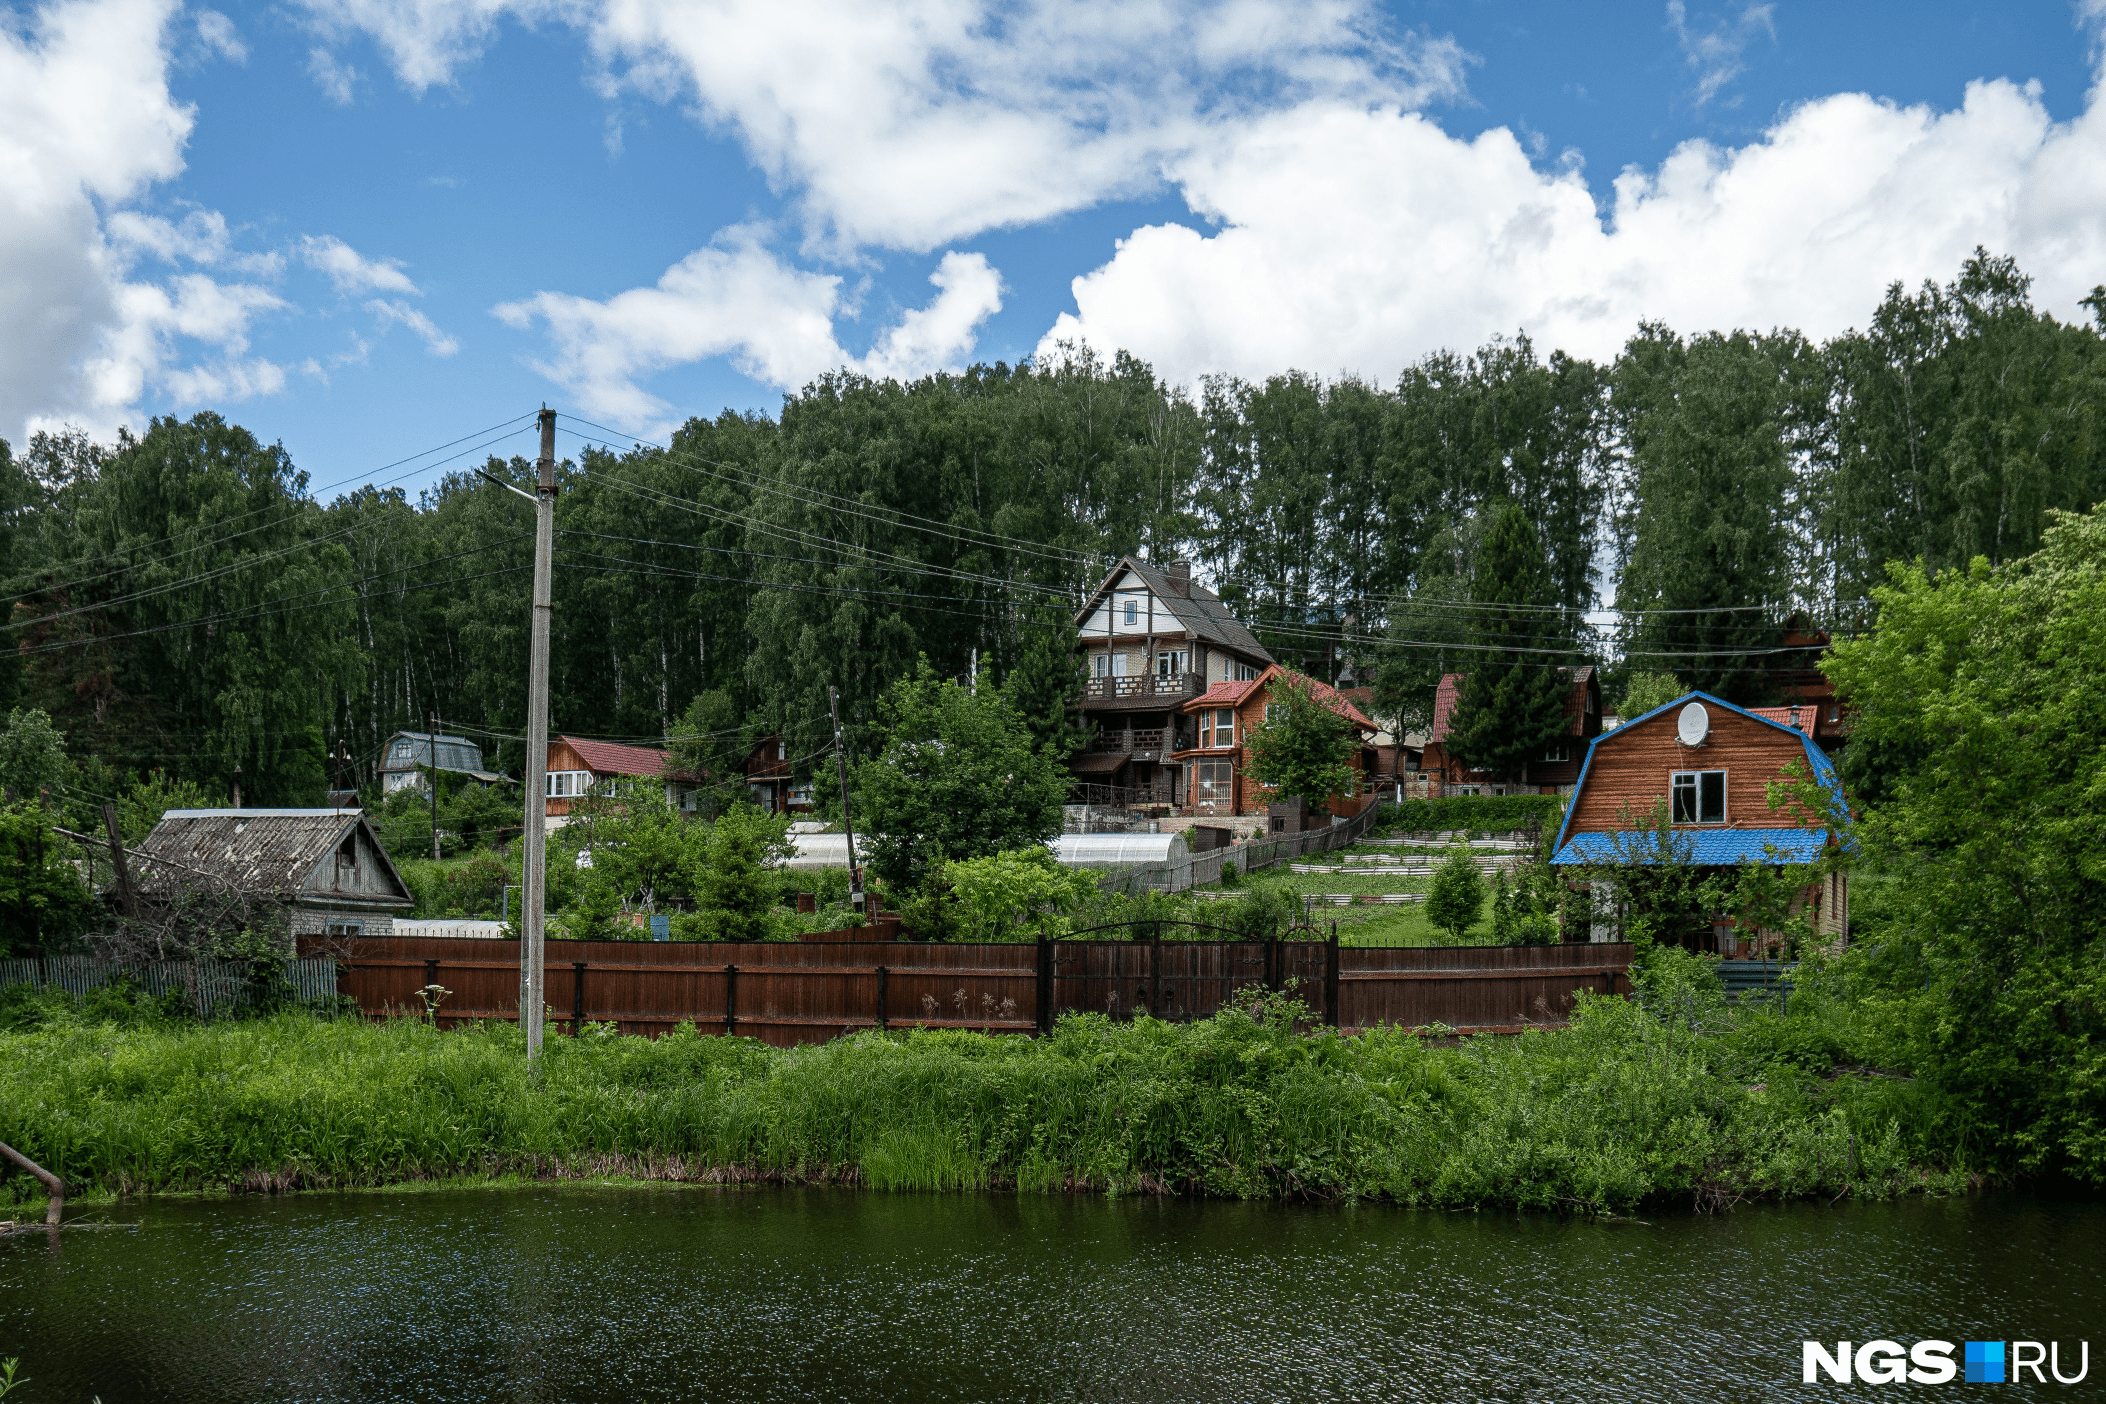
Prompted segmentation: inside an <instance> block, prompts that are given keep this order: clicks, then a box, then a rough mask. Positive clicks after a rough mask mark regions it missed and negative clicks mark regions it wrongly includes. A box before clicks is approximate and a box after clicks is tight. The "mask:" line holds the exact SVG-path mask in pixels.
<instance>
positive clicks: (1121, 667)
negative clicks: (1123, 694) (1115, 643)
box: [1111, 653, 1126, 678]
mask: <svg viewBox="0 0 2106 1404" xmlns="http://www.w3.org/2000/svg"><path fill="white" fill-rule="evenodd" d="M1111 661H1112V670H1111V675H1112V676H1113V677H1115V678H1123V677H1125V676H1126V655H1125V654H1123V653H1114V654H1113V655H1112V656H1111Z"/></svg>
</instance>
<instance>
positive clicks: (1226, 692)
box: [1185, 679, 1258, 711]
mask: <svg viewBox="0 0 2106 1404" xmlns="http://www.w3.org/2000/svg"><path fill="white" fill-rule="evenodd" d="M1257 685H1258V684H1257V682H1256V680H1255V679H1246V680H1245V681H1243V682H1218V683H1215V684H1214V685H1213V686H1212V687H1210V688H1208V689H1207V690H1206V691H1205V692H1202V693H1200V694H1199V696H1197V697H1195V698H1193V699H1192V700H1191V701H1189V702H1187V703H1185V710H1186V711H1190V710H1191V709H1192V708H1194V707H1234V706H1238V705H1240V704H1241V703H1242V701H1243V699H1244V698H1246V697H1248V696H1250V690H1251V689H1252V688H1254V687H1256V686H1257Z"/></svg>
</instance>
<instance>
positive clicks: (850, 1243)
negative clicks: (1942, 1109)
mask: <svg viewBox="0 0 2106 1404" xmlns="http://www.w3.org/2000/svg"><path fill="white" fill-rule="evenodd" d="M82 1217H87V1218H97V1217H99V1218H105V1219H111V1220H118V1219H122V1220H125V1221H130V1222H136V1223H137V1224H138V1225H139V1226H138V1228H136V1229H111V1230H102V1231H87V1230H81V1231H67V1232H64V1233H62V1234H61V1235H60V1239H59V1246H58V1249H57V1250H56V1251H55V1252H54V1251H53V1249H52V1248H51V1247H50V1245H49V1243H48V1241H47V1239H46V1237H45V1235H43V1234H41V1233H35V1234H30V1235H25V1236H16V1237H14V1238H11V1239H9V1240H7V1241H5V1242H4V1243H0V1356H7V1355H15V1356H19V1357H20V1358H21V1362H22V1364H21V1373H22V1375H24V1376H26V1377H28V1379H29V1381H30V1382H29V1383H28V1384H27V1385H24V1386H23V1387H22V1388H21V1389H20V1390H19V1392H17V1393H16V1394H14V1395H11V1396H9V1399H8V1404H16V1401H18V1400H19V1401H22V1404H43V1402H44V1401H68V1404H72V1401H79V1404H87V1401H88V1400H89V1399H90V1398H92V1397H99V1398H100V1399H101V1400H102V1401H104V1404H120V1401H134V1400H185V1401H189V1400H195V1401H210V1402H211V1404H231V1402H232V1401H261V1400H271V1401H278V1400H361V1401H363V1400H388V1401H395V1400H434V1401H437V1400H444V1401H494V1400H520V1401H543V1400H546V1401H608V1402H609V1404H614V1402H615V1401H621V1402H622V1404H628V1402H629V1401H653V1400H741V1401H745V1400H753V1401H772V1400H879V1399H932V1400H952V1399H956V1400H1038V1399H1046V1400H1071V1399H1072V1400H1148V1401H1153V1400H1275V1399H1296V1400H1301V1399H1309V1400H1330V1399H1337V1400H1348V1399H1350V1400H1368V1399H1427V1400H1468V1399H1502V1400H1504V1399H1512V1400H1535V1399H1581V1400H1646V1401H1657V1400H1680V1399H1697V1400H1709V1399H1719V1400H1734V1399H1769V1398H1804V1397H1807V1396H1809V1395H1816V1394H1819V1395H1824V1396H1825V1395H1826V1394H1830V1393H1833V1392H1835V1391H1836V1390H1837V1389H1838V1388H1839V1387H1835V1386H1830V1387H1827V1388H1826V1389H1823V1390H1811V1389H1808V1388H1807V1387H1806V1386H1804V1385H1802V1384H1801V1383H1800V1382H1799V1368H1800V1367H1799V1361H1800V1344H1799V1343H1800V1341H1801V1340H1802V1339H1808V1338H1811V1339H1826V1340H1829V1341H1831V1342H1832V1341H1834V1340H1836V1339H1847V1340H1851V1341H1857V1342H1862V1341H1866V1340H1870V1339H1874V1338H1877V1337H1888V1338H1892V1339H1897V1340H1900V1341H1902V1342H1904V1343H1906V1342H1909V1341H1913V1340H1915V1339H1918V1338H1921V1337H1926V1336H1929V1337H1937V1338H1942V1339H1945V1340H1950V1341H1956V1342H1960V1341H1966V1340H1969V1339H1983V1340H2012V1339H2024V1340H2038V1341H2051V1340H2059V1341H2061V1342H2063V1343H2064V1350H2065V1352H2066V1353H2065V1355H2064V1370H2065V1372H2066V1373H2067V1372H2069V1371H2071V1370H2072V1369H2073V1366H2074V1358H2073V1356H2072V1355H2071V1354H2069V1353H2068V1352H2071V1351H2073V1350H2074V1346H2075V1343H2076V1342H2077V1341H2079V1340H2084V1339H2089V1340H2090V1341H2091V1342H2092V1349H2093V1351H2094V1353H2095V1354H2096V1353H2097V1352H2098V1351H2099V1350H2100V1349H2101V1347H2106V1329H2102V1327H2106V1306H2102V1302H2106V1290H2102V1289H2106V1207H2102V1206H2099V1205H2093V1204H2083V1203H2068V1202H2050V1201H2043V1200H2037V1199H2022V1198H2015V1197H2014V1198H1989V1199H1975V1200H1963V1201H1943V1202H1939V1201H1931V1202H1924V1201H1910V1202H1903V1203H1896V1204H1853V1203H1845V1204H1841V1205H1836V1206H1832V1207H1831V1206H1826V1205H1798V1206H1791V1207H1786V1208H1778V1207H1772V1206H1758V1207H1752V1208H1751V1207H1746V1206H1743V1207H1741V1208H1738V1209H1735V1210H1733V1211H1732V1212H1730V1213H1727V1214H1723V1215H1718V1216H1712V1217H1696V1216H1692V1215H1684V1214H1658V1215H1653V1216H1650V1219H1649V1222H1647V1223H1643V1224H1640V1223H1608V1224H1605V1223H1588V1222H1579V1221H1574V1220H1568V1219H1559V1218H1551V1217H1543V1216H1524V1215H1516V1214H1512V1213H1474V1214H1436V1213H1415V1212H1410V1211H1405V1210H1399V1209H1394V1208H1389V1207H1386V1206H1373V1205H1362V1206H1358V1207H1336V1206H1316V1207H1300V1206H1280V1205H1274V1204H1263V1205H1247V1204H1221V1203H1192V1202H1168V1203H1166V1202H1160V1201H1154V1200H1127V1201H1107V1200H1104V1199H1098V1198H1087V1199H1062V1198H1036V1197H1007V1196H994V1195H989V1196H975V1195H952V1196H941V1195H908V1194H900V1195H878V1194H864V1193H856V1192H853V1191H841V1190H834V1191H828V1190H716V1189H694V1188H670V1187H669V1188H662V1189H660V1188H641V1189H631V1188H624V1189H612V1188H589V1187H555V1188H548V1189H523V1190H443V1191H432V1192H424V1193H406V1194H345V1195H305V1196H294V1197H288V1198H279V1199H267V1198H250V1199H234V1200H215V1201H190V1202H149V1203H145V1204H128V1205H123V1206H119V1207H118V1208H116V1209H114V1210H108V1211H92V1212H88V1213H84V1214H83V1215H82ZM1957 1388H1959V1389H1960V1390H1961V1392H1962V1393H1963V1394H1971V1393H1977V1392H1979V1391H1980V1389H1981V1388H1983V1387H1982V1386H1969V1385H1965V1384H1964V1383H1963V1384H1961V1385H1959V1386H1957ZM1864 1389H1865V1387H1863V1386H1858V1387H1855V1389H1854V1391H1853V1392H1863V1391H1864ZM1873 1392H1874V1393H1876V1394H1881V1395H1884V1394H1892V1393H1918V1392H1926V1393H1927V1392H1932V1391H1930V1390H1929V1389H1927V1388H1919V1387H1913V1386H1901V1387H1899V1388H1898V1389H1892V1388H1889V1389H1879V1390H1874V1391H1873ZM2011 1393H2015V1394H2019V1395H2028V1394H2033V1393H2039V1394H2045V1395H2052V1396H2054V1397H2058V1398H2072V1399H2074V1398H2085V1397H2089V1398H2094V1399H2098V1398H2106V1363H2102V1362H2100V1361H2098V1360H2094V1361H2093V1370H2092V1373H2091V1376H2090V1378H2089V1379H2088V1380H2087V1381H2086V1383H2085V1384H2083V1385H2079V1386H2075V1387H2071V1388H2060V1387H2056V1386H2053V1385H2050V1386H2048V1387H2047V1388H2046V1389H2044V1390H2038V1391H2035V1390H2033V1389H2032V1388H2030V1387H2027V1388H2021V1389H2018V1390H2009V1389H2008V1388H2007V1389H2006V1390H2004V1391H1998V1392H1997V1394H1998V1395H1999V1396H2001V1395H2004V1394H2011Z"/></svg>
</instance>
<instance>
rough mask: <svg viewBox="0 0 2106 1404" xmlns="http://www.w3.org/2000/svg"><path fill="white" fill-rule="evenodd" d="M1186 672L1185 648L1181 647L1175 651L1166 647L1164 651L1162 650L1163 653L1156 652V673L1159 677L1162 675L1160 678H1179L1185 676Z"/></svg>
mask: <svg viewBox="0 0 2106 1404" xmlns="http://www.w3.org/2000/svg"><path fill="white" fill-rule="evenodd" d="M1184 672H1185V654H1184V651H1183V650H1181V649H1180V650H1177V651H1175V652H1172V651H1170V650H1167V649H1166V650H1164V651H1163V652H1161V653H1158V654H1156V656H1155V673H1156V676H1157V677H1160V678H1177V677H1183V676H1184Z"/></svg>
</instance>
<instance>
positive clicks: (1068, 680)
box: [1003, 612, 1090, 765]
mask: <svg viewBox="0 0 2106 1404" xmlns="http://www.w3.org/2000/svg"><path fill="white" fill-rule="evenodd" d="M1076 642H1077V634H1076V629H1075V621H1074V620H1073V619H1071V618H1070V617H1069V616H1068V615H1067V614H1066V613H1065V612H1059V613H1053V614H1048V615H1047V616H1046V617H1044V618H1042V619H1040V620H1038V621H1036V622H1035V623H1033V624H1032V625H1030V626H1029V627H1028V628H1026V629H1025V630H1024V637H1023V647H1022V650H1021V652H1020V653H1019V655H1018V657H1017V660H1016V666H1015V667H1014V668H1011V669H1010V670H1009V677H1008V678H1007V679H1006V680H1005V681H1004V683H1003V691H1004V692H1005V693H1006V694H1007V695H1008V698H1009V706H1010V708H1011V710H1013V711H1014V712H1015V713H1016V714H1017V716H1018V717H1019V718H1021V719H1022V721H1023V723H1024V729H1025V730H1026V731H1028V732H1029V733H1030V734H1031V749H1032V750H1034V751H1040V752H1044V753H1046V754H1048V755H1050V756H1052V757H1053V759H1054V760H1055V761H1057V762H1059V763H1061V764H1063V765H1065V764H1066V763H1067V759H1068V757H1069V756H1071V755H1073V754H1074V753H1075V752H1076V751H1079V750H1081V749H1082V747H1083V746H1084V745H1086V744H1087V743H1088V742H1089V739H1090V733H1089V726H1088V724H1087V723H1086V722H1085V721H1084V720H1083V719H1082V709H1081V707H1080V706H1079V705H1078V704H1079V703H1080V701H1081V697H1082V685H1083V681H1084V674H1083V671H1082V656H1081V654H1080V653H1078V652H1077V651H1076Z"/></svg>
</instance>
